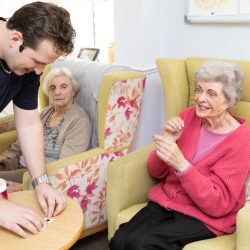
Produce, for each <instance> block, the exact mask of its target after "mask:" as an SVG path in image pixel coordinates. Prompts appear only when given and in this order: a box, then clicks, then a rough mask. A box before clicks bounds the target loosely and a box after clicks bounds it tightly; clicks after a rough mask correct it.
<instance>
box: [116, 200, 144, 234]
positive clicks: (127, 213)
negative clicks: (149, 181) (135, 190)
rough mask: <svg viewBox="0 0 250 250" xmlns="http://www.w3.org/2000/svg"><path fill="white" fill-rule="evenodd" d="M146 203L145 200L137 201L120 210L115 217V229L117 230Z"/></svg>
mask: <svg viewBox="0 0 250 250" xmlns="http://www.w3.org/2000/svg"><path fill="white" fill-rule="evenodd" d="M146 205H147V202H145V203H139V204H136V205H134V206H132V207H129V208H127V209H125V210H123V211H122V212H120V213H119V214H118V215H117V218H116V222H115V230H117V229H118V228H119V226H120V225H121V224H123V223H126V222H128V221H129V220H130V219H131V218H132V217H133V216H134V215H135V214H137V213H138V212H139V211H140V210H141V209H142V208H144V207H145V206H146Z"/></svg>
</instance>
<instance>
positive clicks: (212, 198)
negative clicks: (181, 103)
mask: <svg viewBox="0 0 250 250" xmlns="http://www.w3.org/2000/svg"><path fill="white" fill-rule="evenodd" d="M180 116H181V118H182V119H183V120H184V123H185V125H184V130H183V133H182V135H181V137H180V138H179V140H178V142H177V144H178V145H179V148H180V149H181V151H182V153H183V155H184V156H185V158H186V159H187V160H188V161H189V162H191V159H192V158H193V156H194V154H195V152H196V147H197V145H198V140H199V133H200V129H201V125H202V119H201V118H199V117H197V116H196V113H195V109H194V108H189V109H186V110H185V111H183V112H182V113H181V115H180ZM235 118H236V119H237V120H238V121H239V122H240V123H241V126H240V127H238V128H237V129H236V130H235V131H234V132H233V133H231V134H230V135H229V136H228V137H227V138H226V139H225V140H224V141H222V142H221V143H220V144H218V146H216V147H215V149H214V150H213V151H212V152H211V153H209V155H206V156H205V157H204V158H203V159H201V160H200V161H198V162H197V163H196V164H195V165H192V166H191V167H190V168H188V170H186V171H184V172H182V173H177V172H176V171H175V170H174V169H173V168H172V167H170V166H168V165H167V164H165V163H164V162H163V161H161V160H160V159H159V158H158V156H157V155H156V152H155V151H153V152H152V153H151V155H150V156H149V159H148V169H149V172H150V174H151V175H152V176H154V177H156V178H160V179H162V181H161V182H160V183H159V184H157V185H156V186H154V187H152V188H151V189H150V191H149V193H148V198H149V200H151V201H154V202H156V203H158V204H159V205H161V206H163V207H165V208H167V209H172V210H175V211H178V212H181V213H183V214H186V215H190V216H192V217H195V218H197V219H199V220H200V221H202V222H203V223H204V224H205V225H206V226H207V227H208V228H209V229H210V230H211V231H212V232H214V233H215V234H216V235H223V234H228V233H232V232H233V231H234V230H235V223H236V214H237V212H238V210H239V209H240V208H242V207H243V206H244V203H245V195H246V188H245V182H246V178H247V175H248V171H249V168H250V129H249V127H248V126H247V125H246V123H245V121H244V120H243V119H241V118H237V117H235Z"/></svg>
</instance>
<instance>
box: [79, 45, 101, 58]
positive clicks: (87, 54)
mask: <svg viewBox="0 0 250 250" xmlns="http://www.w3.org/2000/svg"><path fill="white" fill-rule="evenodd" d="M99 52H100V49H97V48H80V51H79V53H78V55H77V57H78V58H81V59H83V60H86V61H95V60H96V59H97V57H98V55H99Z"/></svg>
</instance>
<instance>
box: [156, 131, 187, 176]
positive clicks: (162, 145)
mask: <svg viewBox="0 0 250 250" xmlns="http://www.w3.org/2000/svg"><path fill="white" fill-rule="evenodd" d="M153 140H154V143H155V146H156V153H157V155H158V157H159V158H160V159H161V160H162V161H163V162H165V163H167V164H168V165H169V166H171V167H173V168H175V169H176V171H179V172H181V171H184V170H185V169H186V168H187V167H188V166H189V165H190V163H189V162H188V161H187V160H186V159H185V157H184V156H183V154H182V152H181V150H180V148H179V147H178V145H177V144H176V143H175V142H174V141H171V140H169V138H168V136H166V135H154V136H153Z"/></svg>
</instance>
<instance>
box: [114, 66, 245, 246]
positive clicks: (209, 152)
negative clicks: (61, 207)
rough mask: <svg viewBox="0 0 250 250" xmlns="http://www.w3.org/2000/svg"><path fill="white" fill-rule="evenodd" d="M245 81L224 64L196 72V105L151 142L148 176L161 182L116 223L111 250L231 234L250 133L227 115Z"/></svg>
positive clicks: (241, 121)
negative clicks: (124, 219) (143, 203)
mask: <svg viewBox="0 0 250 250" xmlns="http://www.w3.org/2000/svg"><path fill="white" fill-rule="evenodd" d="M242 82H243V73H242V71H241V70H240V69H239V67H238V66H237V65H234V64H231V63H227V62H221V61H207V62H205V63H204V64H203V65H202V66H201V68H200V69H199V70H198V71H197V72H196V75H195V95H194V100H195V107H192V108H188V109H186V110H184V111H183V112H182V113H181V114H180V115H179V116H178V117H174V118H172V119H170V120H169V121H167V123H166V124H165V126H164V129H163V134H162V135H154V136H153V140H154V143H155V146H156V149H155V150H154V151H153V152H152V153H151V154H150V156H149V159H148V170H149V173H150V174H151V175H152V176H153V177H155V178H158V179H160V180H161V182H160V183H159V184H157V185H155V186H154V187H152V188H151V189H150V191H149V193H148V198H149V202H148V205H147V206H146V207H145V208H143V209H142V210H141V211H139V213H138V214H136V215H135V216H134V217H133V218H132V219H131V220H130V221H129V222H128V223H126V224H123V225H121V227H120V228H119V229H118V231H117V232H116V233H115V235H114V237H113V239H112V240H111V243H110V249H112V250H142V249H147V250H153V249H162V250H163V249H164V250H180V249H182V248H183V247H184V246H185V245H186V244H187V243H190V242H193V241H197V240H202V239H207V238H213V237H216V236H219V235H223V234H229V233H232V232H233V231H234V230H235V223H236V214H237V212H238V211H239V209H240V208H242V207H243V206H244V203H245V195H246V187H245V183H246V179H247V176H248V172H249V166H250V143H249V142H250V129H249V127H248V126H247V124H246V122H245V120H244V119H242V118H239V117H235V116H233V115H232V114H230V112H229V108H230V107H232V106H234V105H235V104H236V103H237V102H238V100H239V98H240V96H241V93H242ZM180 91H181V90H180ZM134 188H136V187H134Z"/></svg>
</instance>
